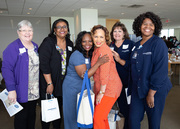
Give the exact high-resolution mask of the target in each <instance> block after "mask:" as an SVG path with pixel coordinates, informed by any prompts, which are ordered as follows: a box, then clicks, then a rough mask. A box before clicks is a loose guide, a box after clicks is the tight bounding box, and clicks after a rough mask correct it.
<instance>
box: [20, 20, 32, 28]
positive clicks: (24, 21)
mask: <svg viewBox="0 0 180 129" xmlns="http://www.w3.org/2000/svg"><path fill="white" fill-rule="evenodd" d="M25 25H26V26H29V27H30V28H32V29H33V26H32V24H31V22H30V21H28V20H22V21H20V22H19V23H18V25H17V30H20V28H21V27H23V26H25Z"/></svg>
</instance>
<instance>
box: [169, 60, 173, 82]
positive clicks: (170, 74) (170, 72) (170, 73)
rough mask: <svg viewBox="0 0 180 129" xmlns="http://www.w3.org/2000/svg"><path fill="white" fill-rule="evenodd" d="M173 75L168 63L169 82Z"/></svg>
mask: <svg viewBox="0 0 180 129" xmlns="http://www.w3.org/2000/svg"><path fill="white" fill-rule="evenodd" d="M172 75H173V71H172V69H171V63H170V62H168V77H169V79H170V80H171V76H172Z"/></svg>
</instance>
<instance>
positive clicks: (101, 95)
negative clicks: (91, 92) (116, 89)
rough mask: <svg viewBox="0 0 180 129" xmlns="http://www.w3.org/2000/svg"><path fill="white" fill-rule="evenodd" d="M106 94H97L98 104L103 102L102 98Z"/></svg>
mask: <svg viewBox="0 0 180 129" xmlns="http://www.w3.org/2000/svg"><path fill="white" fill-rule="evenodd" d="M103 96H104V94H101V93H99V94H98V95H97V96H96V105H98V104H100V102H101V99H102V98H103Z"/></svg>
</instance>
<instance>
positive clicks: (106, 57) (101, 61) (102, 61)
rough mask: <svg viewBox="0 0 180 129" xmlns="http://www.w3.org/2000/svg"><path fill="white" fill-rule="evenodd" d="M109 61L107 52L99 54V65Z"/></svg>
mask: <svg viewBox="0 0 180 129" xmlns="http://www.w3.org/2000/svg"><path fill="white" fill-rule="evenodd" d="M108 61H109V56H108V54H106V55H104V56H102V57H101V55H100V56H99V58H98V60H97V63H99V65H102V64H104V63H107V62H108Z"/></svg>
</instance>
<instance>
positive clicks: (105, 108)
mask: <svg viewBox="0 0 180 129" xmlns="http://www.w3.org/2000/svg"><path fill="white" fill-rule="evenodd" d="M116 100H117V98H113V97H108V96H103V98H102V99H101V102H100V104H98V105H96V106H95V110H94V124H93V126H94V128H93V129H109V123H108V114H109V112H110V110H111V108H112V106H113V105H114V103H115V102H116Z"/></svg>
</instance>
